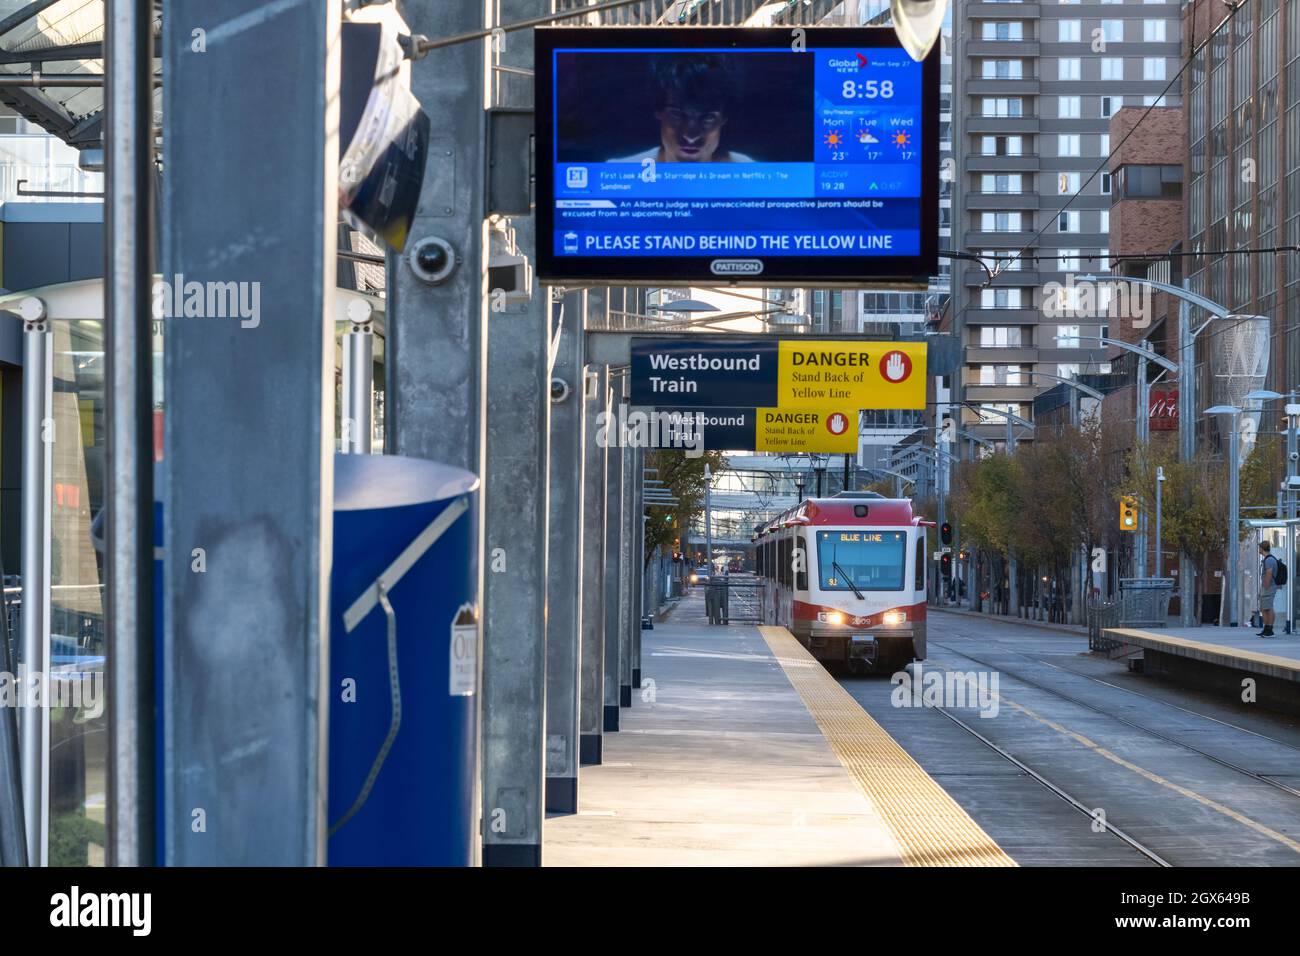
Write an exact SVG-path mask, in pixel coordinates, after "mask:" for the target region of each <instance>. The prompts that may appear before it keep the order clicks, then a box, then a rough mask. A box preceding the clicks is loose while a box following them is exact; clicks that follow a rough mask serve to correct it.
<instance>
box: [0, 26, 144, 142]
mask: <svg viewBox="0 0 1300 956" xmlns="http://www.w3.org/2000/svg"><path fill="white" fill-rule="evenodd" d="M141 2H144V0H141ZM159 6H160V4H159V3H157V2H155V3H154V4H153V7H154V10H155V20H154V29H153V33H154V37H155V49H154V54H155V59H156V58H157V54H158V52H159V51H158V49H157V47H156V43H157V37H158V36H159V34H160V32H161V18H160V17H158V16H157V10H158V8H159ZM103 42H104V0H0V72H4V73H15V74H30V73H32V72H34V71H39V72H41V73H44V74H70V73H71V74H80V73H84V74H87V75H88V76H94V75H102V74H103V72H104V60H103V55H104V54H103ZM160 69H161V64H159V66H158V67H157V68H156V70H155V72H157V71H158V70H160ZM0 103H3V104H4V105H5V106H7V107H9V108H10V109H12V110H13V111H14V112H15V113H17V114H18V115H20V116H22V117H23V118H24V119H26V120H28V121H29V122H31V123H34V124H36V125H37V126H39V127H41V128H42V129H44V130H46V131H47V132H50V133H53V134H54V135H55V136H58V137H59V138H60V139H62V140H63V141H64V142H66V143H68V144H69V145H71V146H76V147H78V148H82V149H91V148H98V147H101V146H102V145H103V136H102V123H101V120H102V110H103V107H104V89H103V87H102V86H101V85H99V81H98V80H92V81H90V84H88V85H87V86H84V87H81V86H60V87H52V86H50V87H43V86H37V87H19V86H0ZM161 108H162V91H161V90H156V91H155V92H154V110H155V113H156V114H157V112H158V111H159V110H161ZM156 118H157V117H156Z"/></svg>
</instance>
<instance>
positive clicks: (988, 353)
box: [963, 345, 1038, 387]
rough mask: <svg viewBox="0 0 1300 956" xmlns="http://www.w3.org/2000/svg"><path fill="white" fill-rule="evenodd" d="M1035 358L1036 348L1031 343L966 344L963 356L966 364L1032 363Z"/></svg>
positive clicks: (1036, 355)
mask: <svg viewBox="0 0 1300 956" xmlns="http://www.w3.org/2000/svg"><path fill="white" fill-rule="evenodd" d="M1037 360H1038V350H1037V349H1035V348H1034V347H1033V346H1032V345H1000V346H996V347H995V346H983V345H968V346H966V355H965V357H964V358H963V361H964V362H965V363H966V364H967V365H974V364H976V363H977V362H978V363H979V364H981V365H1032V364H1033V363H1034V362H1036V361H1037ZM1022 381H1023V379H1022ZM990 387H991V386H990Z"/></svg>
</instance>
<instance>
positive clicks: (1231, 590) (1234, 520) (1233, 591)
mask: <svg viewBox="0 0 1300 956" xmlns="http://www.w3.org/2000/svg"><path fill="white" fill-rule="evenodd" d="M1231 418H1232V439H1231V441H1232V447H1231V448H1230V449H1229V450H1228V580H1227V581H1226V582H1225V585H1224V592H1225V594H1224V597H1225V598H1226V599H1227V607H1228V626H1229V627H1236V626H1237V622H1238V621H1240V620H1241V609H1240V608H1239V607H1238V604H1239V603H1240V600H1239V593H1240V591H1241V588H1240V587H1238V571H1239V569H1238V564H1239V563H1240V551H1241V548H1240V537H1239V536H1240V531H1241V515H1240V508H1241V502H1240V501H1239V500H1238V499H1239V497H1240V495H1239V491H1238V486H1239V484H1240V475H1241V450H1240V449H1239V448H1238V447H1237V432H1238V430H1239V427H1240V426H1239V423H1240V421H1241V413H1240V412H1234V413H1233V415H1232V416H1231Z"/></svg>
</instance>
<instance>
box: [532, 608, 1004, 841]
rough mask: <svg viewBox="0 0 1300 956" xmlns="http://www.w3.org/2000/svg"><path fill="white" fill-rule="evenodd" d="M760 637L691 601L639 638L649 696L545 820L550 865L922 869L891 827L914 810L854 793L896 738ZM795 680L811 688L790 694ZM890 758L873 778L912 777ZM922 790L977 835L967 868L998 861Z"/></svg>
mask: <svg viewBox="0 0 1300 956" xmlns="http://www.w3.org/2000/svg"><path fill="white" fill-rule="evenodd" d="M766 630H771V631H773V632H779V633H774V634H773V635H770V636H769V639H765V638H764V636H763V634H762V633H761V632H760V631H759V629H758V628H755V627H743V626H732V627H710V626H708V625H707V624H705V623H704V613H703V599H702V592H699V591H697V592H693V593H691V594H689V595H688V596H687V598H686V599H684V600H683V602H682V604H681V606H680V607H679V608H678V609H677V611H675V612H674V614H673V616H672V619H671V622H670V623H666V624H659V625H657V626H656V627H655V629H654V630H651V631H644V632H643V634H642V636H643V643H642V656H641V662H642V674H643V681H644V682H645V686H644V687H643V688H641V689H638V690H637V691H635V692H634V702H633V706H632V707H631V708H630V709H628V710H624V711H623V715H622V729H621V730H620V731H619V732H618V733H612V734H607V735H606V736H605V744H604V755H605V763H604V764H602V765H600V766H594V767H583V768H582V769H581V772H580V776H579V784H578V801H579V808H580V810H579V812H578V813H577V814H575V815H570V816H552V817H550V818H549V819H548V820H547V821H546V825H545V830H544V834H543V838H544V846H543V854H542V855H543V862H544V863H545V864H546V865H548V866H590V865H614V866H654V865H671V866H693V865H700V866H746V865H761V866H772V865H778V866H780V865H784V866H803V865H832V866H833V865H849V866H875V865H886V866H889V865H899V864H901V863H913V864H915V863H918V862H920V863H924V862H929V861H926V860H921V859H919V857H918V854H917V852H916V849H915V847H914V846H912V845H910V844H909V842H908V841H909V837H908V830H907V829H906V828H903V829H902V830H900V829H899V828H898V825H897V824H898V820H897V816H898V815H899V814H900V813H901V814H902V815H904V816H910V817H912V818H917V817H918V812H917V809H916V807H915V806H911V807H905V808H902V809H901V810H900V809H899V808H898V807H897V806H894V805H892V804H891V801H890V800H888V799H880V798H881V797H882V796H888V794H882V792H881V791H879V790H877V791H876V793H875V797H876V799H873V798H872V796H871V795H869V791H870V788H869V787H867V786H866V785H865V782H866V780H867V778H869V777H871V776H872V775H871V773H870V766H869V764H868V763H864V759H865V760H868V761H869V760H870V759H872V758H871V757H870V754H872V753H877V752H883V751H881V746H882V739H883V741H886V742H887V743H885V744H883V746H884V748H885V749H888V745H889V744H892V740H889V739H888V735H885V734H884V732H883V731H880V729H879V727H878V726H876V725H875V724H874V721H871V720H870V718H869V717H867V715H866V714H865V712H863V711H862V710H861V708H860V707H858V706H857V705H856V703H855V702H853V701H852V700H851V698H849V699H848V700H849V704H851V706H850V707H846V706H845V703H844V701H843V700H841V699H840V698H839V697H837V696H836V693H837V692H838V693H840V694H843V696H844V697H845V698H848V695H847V694H846V693H844V692H843V691H842V689H841V688H839V686H838V684H836V683H835V682H834V680H833V679H832V678H830V676H829V675H827V674H826V673H825V671H824V670H823V669H822V668H821V667H820V666H819V665H817V664H816V663H815V662H813V661H812V660H811V658H809V657H807V652H806V651H804V650H803V649H802V648H801V647H799V645H798V644H797V643H796V642H794V641H793V639H792V638H789V637H788V632H786V631H785V630H784V629H782V628H773V629H766ZM783 641H788V644H786V643H783ZM791 645H792V646H791ZM774 649H775V650H774ZM778 651H779V653H778ZM796 673H797V674H798V678H797V680H796V679H795V678H794V677H793V676H792V674H796ZM792 680H796V683H799V684H804V685H807V684H808V683H809V682H813V683H814V684H815V687H814V689H813V690H811V691H810V690H809V689H808V688H807V687H806V686H805V687H802V688H800V689H796V686H795V684H794V683H792ZM810 708H812V710H813V711H814V712H816V713H817V714H818V717H817V718H816V719H814V716H813V713H810ZM846 721H847V723H846ZM863 721H865V722H867V723H869V724H870V727H874V728H875V731H872V730H871V729H870V727H864V724H863V723H862V722H863ZM819 725H821V726H819ZM826 728H830V730H829V733H830V736H831V737H832V739H838V738H837V735H838V737H844V736H845V735H846V734H847V735H848V737H849V738H851V739H850V741H849V747H848V748H847V749H849V750H853V751H854V753H853V754H851V755H850V756H848V757H846V756H844V752H845V750H846V747H845V744H844V742H843V741H838V742H837V743H836V744H835V745H834V746H832V743H831V742H828V738H827V736H826V735H824V732H823V731H824V730H825V729H826ZM876 732H878V734H876ZM873 740H874V743H873ZM864 741H865V742H866V746H865V747H863V746H857V745H858V744H861V743H863V742H864ZM873 748H875V749H873ZM893 748H894V751H896V752H894V751H890V759H891V762H892V763H891V766H886V765H885V764H884V763H883V762H881V763H879V764H878V766H879V770H880V773H879V780H886V779H893V777H891V776H890V774H891V773H893V772H894V771H895V770H896V767H895V766H893V764H898V763H900V762H901V763H910V764H911V765H912V766H913V767H915V764H914V763H913V762H912V761H911V760H910V758H908V757H906V755H905V754H903V753H902V751H901V748H897V745H896V744H895V745H893ZM863 755H867V756H866V757H865V758H864V756H863ZM899 755H902V756H901V757H900V756H899ZM915 772H916V773H918V774H920V775H921V776H922V777H924V779H925V780H927V781H928V780H929V778H928V777H926V776H925V775H924V773H923V772H922V771H920V768H919V767H916V768H915ZM930 783H931V784H933V782H932V781H930ZM933 790H934V791H937V793H938V795H939V800H938V805H939V810H937V811H934V812H937V813H947V814H950V815H951V814H952V813H953V811H954V810H955V812H956V814H957V815H959V816H960V817H961V818H963V819H964V820H965V821H966V822H967V823H969V826H970V827H972V828H974V829H973V834H974V836H973V838H972V839H971V840H970V841H968V845H969V842H973V843H975V844H977V845H979V847H980V848H981V853H982V854H983V855H981V854H980V853H976V854H968V856H969V857H970V858H969V859H966V860H963V861H962V862H1000V863H1002V864H1003V865H1005V863H1006V862H1009V861H1007V860H1006V859H1005V857H1003V856H1002V855H1001V851H1000V850H998V849H997V848H996V846H995V845H993V844H992V841H990V840H988V838H987V836H985V835H984V834H983V831H980V830H979V829H978V827H975V826H974V824H973V822H970V821H969V818H968V817H966V815H965V814H964V812H962V811H961V809H960V807H957V805H956V804H955V803H953V802H952V801H951V800H950V799H949V798H948V797H947V795H946V794H944V793H943V791H942V790H940V789H939V788H938V787H937V785H934V786H933ZM891 792H892V791H891ZM931 796H933V794H932V795H931ZM895 802H896V801H895ZM925 812H929V811H925ZM891 816H893V817H895V819H890V817H891ZM921 818H922V820H923V822H924V819H925V817H924V812H923V813H922V814H921ZM939 829H940V830H942V829H943V828H942V827H940V828H939ZM900 834H901V838H900ZM966 837H967V838H969V837H971V834H970V833H967V834H966Z"/></svg>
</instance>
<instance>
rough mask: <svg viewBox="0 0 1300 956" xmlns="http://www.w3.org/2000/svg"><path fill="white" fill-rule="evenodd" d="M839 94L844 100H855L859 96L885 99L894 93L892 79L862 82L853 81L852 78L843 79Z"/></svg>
mask: <svg viewBox="0 0 1300 956" xmlns="http://www.w3.org/2000/svg"><path fill="white" fill-rule="evenodd" d="M840 95H841V96H842V97H844V99H846V100H856V99H858V98H859V97H861V98H862V99H864V100H874V99H877V98H878V99H882V100H887V99H890V98H892V97H893V95H894V81H893V80H865V81H864V82H862V83H855V82H854V81H853V80H845V81H844V85H843V86H842V87H841V88H840Z"/></svg>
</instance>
